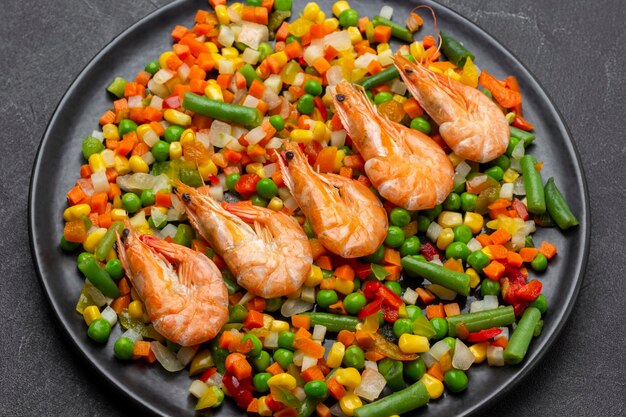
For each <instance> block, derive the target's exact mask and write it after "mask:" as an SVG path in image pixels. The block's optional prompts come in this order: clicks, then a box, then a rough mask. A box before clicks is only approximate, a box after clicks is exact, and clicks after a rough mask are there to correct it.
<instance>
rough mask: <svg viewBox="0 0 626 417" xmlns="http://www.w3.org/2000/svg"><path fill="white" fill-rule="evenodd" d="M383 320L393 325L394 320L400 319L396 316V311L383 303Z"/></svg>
mask: <svg viewBox="0 0 626 417" xmlns="http://www.w3.org/2000/svg"><path fill="white" fill-rule="evenodd" d="M383 318H384V319H385V321H388V322H389V323H395V322H396V320H398V318H400V315H399V314H398V309H397V308H393V307H390V306H388V305H386V304H384V303H383Z"/></svg>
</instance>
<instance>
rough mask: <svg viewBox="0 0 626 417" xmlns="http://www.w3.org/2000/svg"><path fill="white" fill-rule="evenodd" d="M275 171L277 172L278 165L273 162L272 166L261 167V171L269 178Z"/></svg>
mask: <svg viewBox="0 0 626 417" xmlns="http://www.w3.org/2000/svg"><path fill="white" fill-rule="evenodd" d="M277 170H278V164H277V163H275V162H274V163H272V164H267V165H265V166H264V167H263V171H265V175H266V176H268V177H271V176H272V174H274V173H275V172H276V171H277Z"/></svg>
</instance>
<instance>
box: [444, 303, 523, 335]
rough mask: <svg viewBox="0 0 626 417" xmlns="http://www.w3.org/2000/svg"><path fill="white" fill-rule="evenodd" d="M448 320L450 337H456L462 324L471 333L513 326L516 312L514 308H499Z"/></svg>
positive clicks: (448, 318)
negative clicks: (458, 327)
mask: <svg viewBox="0 0 626 417" xmlns="http://www.w3.org/2000/svg"><path fill="white" fill-rule="evenodd" d="M446 320H447V321H448V335H449V336H450V337H456V336H457V326H459V325H460V324H463V325H465V328H466V329H467V330H468V331H469V332H470V333H473V332H477V331H479V330H485V329H491V328H492V327H502V326H508V325H509V324H513V323H514V322H515V311H514V310H513V307H512V306H507V307H498V308H494V309H493V310H484V311H479V312H476V313H466V314H459V315H457V316H451V317H446Z"/></svg>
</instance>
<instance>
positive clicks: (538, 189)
mask: <svg viewBox="0 0 626 417" xmlns="http://www.w3.org/2000/svg"><path fill="white" fill-rule="evenodd" d="M520 164H521V166H522V174H523V175H524V187H525V188H526V201H527V203H528V204H527V205H528V211H529V212H531V213H533V214H543V213H545V212H546V198H545V194H544V189H543V181H542V180H541V174H540V173H539V171H537V169H535V165H536V164H537V160H536V159H535V157H534V156H532V155H524V156H523V157H522V159H521V161H520Z"/></svg>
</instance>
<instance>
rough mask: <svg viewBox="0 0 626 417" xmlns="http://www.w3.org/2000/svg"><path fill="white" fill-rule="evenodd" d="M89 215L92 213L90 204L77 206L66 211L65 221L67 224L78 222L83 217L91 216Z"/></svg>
mask: <svg viewBox="0 0 626 417" xmlns="http://www.w3.org/2000/svg"><path fill="white" fill-rule="evenodd" d="M89 213H91V206H90V205H89V204H76V205H75V206H72V207H68V208H66V209H65V211H64V212H63V220H65V221H66V222H69V221H72V220H78V219H80V218H81V217H82V216H89Z"/></svg>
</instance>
